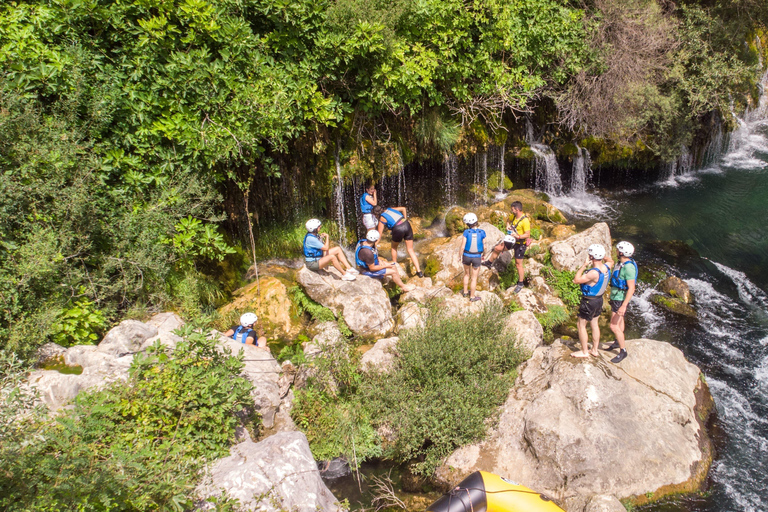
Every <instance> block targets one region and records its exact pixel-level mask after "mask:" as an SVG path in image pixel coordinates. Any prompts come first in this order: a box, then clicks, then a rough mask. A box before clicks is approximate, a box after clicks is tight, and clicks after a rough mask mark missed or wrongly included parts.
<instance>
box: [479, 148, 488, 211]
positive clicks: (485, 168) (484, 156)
mask: <svg viewBox="0 0 768 512" xmlns="http://www.w3.org/2000/svg"><path fill="white" fill-rule="evenodd" d="M480 161H481V169H482V172H481V179H482V181H483V188H482V190H483V202H484V203H485V202H487V201H488V151H483V152H482V156H481V157H480Z"/></svg>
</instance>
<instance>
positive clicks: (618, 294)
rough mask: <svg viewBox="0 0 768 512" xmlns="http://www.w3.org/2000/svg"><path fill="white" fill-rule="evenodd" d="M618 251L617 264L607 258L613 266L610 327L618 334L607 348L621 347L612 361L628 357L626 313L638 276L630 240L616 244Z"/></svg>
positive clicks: (618, 361)
mask: <svg viewBox="0 0 768 512" xmlns="http://www.w3.org/2000/svg"><path fill="white" fill-rule="evenodd" d="M616 252H617V253H618V255H619V261H618V262H617V263H616V265H614V263H613V261H612V260H611V259H610V257H607V258H606V259H605V262H606V263H607V264H608V266H611V267H613V273H612V274H611V295H610V297H609V302H610V304H611V324H610V327H611V331H613V334H614V335H615V336H616V341H614V342H613V343H611V344H610V345H609V346H608V348H606V350H616V349H617V348H618V349H619V354H618V355H617V356H616V357H614V358H613V359H611V362H612V363H620V362H622V361H623V360H624V358H626V357H627V348H626V346H625V344H624V341H625V340H624V315H626V313H627V306H628V305H629V301H631V300H632V296H633V295H634V294H635V283H636V282H637V276H638V268H637V263H636V262H635V260H634V259H632V255H633V254H635V247H634V246H633V245H632V244H631V243H629V242H619V243H618V244H616Z"/></svg>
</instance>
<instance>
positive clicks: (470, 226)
mask: <svg viewBox="0 0 768 512" xmlns="http://www.w3.org/2000/svg"><path fill="white" fill-rule="evenodd" d="M464 224H466V225H467V229H465V230H464V238H465V240H464V247H462V251H461V262H462V263H463V264H464V292H463V293H462V295H464V297H467V296H469V301H470V302H475V301H478V300H480V297H478V296H477V295H475V290H476V289H477V275H478V274H479V273H480V262H481V261H482V259H483V240H484V239H485V230H482V229H479V228H478V227H477V215H475V214H474V213H468V214H466V215H465V216H464ZM470 280H471V284H470ZM467 287H469V292H467Z"/></svg>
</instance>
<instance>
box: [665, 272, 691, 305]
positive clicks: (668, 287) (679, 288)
mask: <svg viewBox="0 0 768 512" xmlns="http://www.w3.org/2000/svg"><path fill="white" fill-rule="evenodd" d="M658 289H659V290H660V291H662V292H664V293H666V294H668V295H670V296H672V297H674V298H676V299H680V300H682V301H683V302H684V303H686V304H693V295H691V289H690V288H689V287H688V284H687V283H686V282H685V281H683V280H682V279H680V278H679V277H675V276H670V277H668V278H666V279H664V280H663V281H661V282H660V283H659V286H658Z"/></svg>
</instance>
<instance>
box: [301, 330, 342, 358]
mask: <svg viewBox="0 0 768 512" xmlns="http://www.w3.org/2000/svg"><path fill="white" fill-rule="evenodd" d="M315 331H317V334H315V336H314V337H313V338H312V341H307V342H304V344H303V349H304V355H305V356H306V357H308V358H312V357H316V356H318V355H320V354H321V353H322V352H323V349H324V348H325V347H329V346H335V345H336V344H338V343H344V342H345V341H346V338H344V335H343V334H341V330H340V329H339V325H338V324H337V323H336V322H321V323H319V324H317V325H316V326H315Z"/></svg>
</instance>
